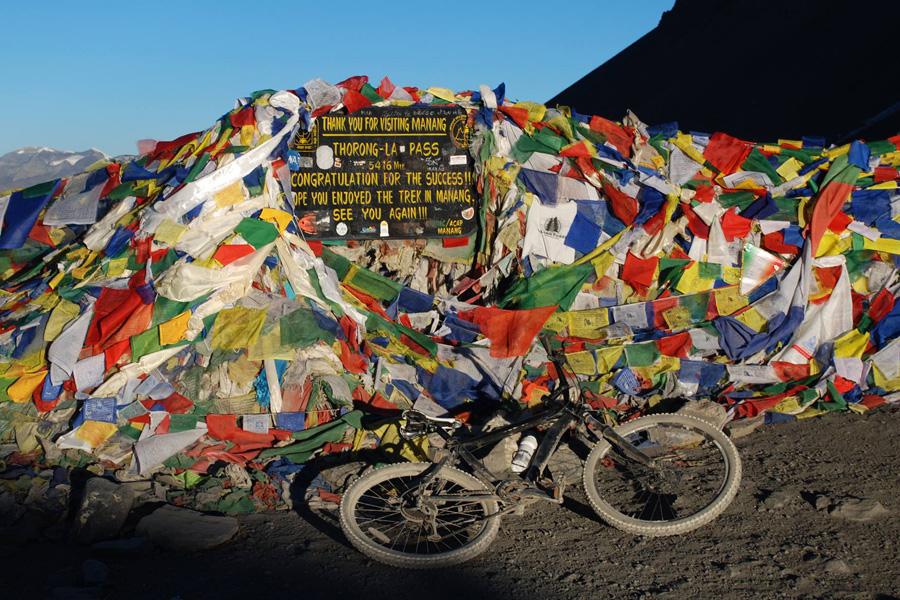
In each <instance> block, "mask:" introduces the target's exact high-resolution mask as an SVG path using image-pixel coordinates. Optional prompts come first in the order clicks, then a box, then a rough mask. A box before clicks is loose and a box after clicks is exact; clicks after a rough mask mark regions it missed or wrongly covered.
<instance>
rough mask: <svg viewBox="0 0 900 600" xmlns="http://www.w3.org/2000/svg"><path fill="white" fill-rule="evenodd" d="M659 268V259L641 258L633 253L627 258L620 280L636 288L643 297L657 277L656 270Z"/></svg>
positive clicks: (653, 257) (654, 257)
mask: <svg viewBox="0 0 900 600" xmlns="http://www.w3.org/2000/svg"><path fill="white" fill-rule="evenodd" d="M658 266H659V258H657V257H656V256H651V257H650V258H641V257H639V256H637V255H635V254H632V253H631V252H629V253H628V255H627V256H626V257H625V265H624V266H623V267H622V274H621V275H620V276H619V278H620V279H621V280H622V281H624V282H625V283H627V284H628V285H630V286H631V287H632V288H634V290H635V291H637V292H638V293H639V294H641V295H642V296H643V295H644V294H646V293H647V290H648V289H649V287H650V284H652V283H653V279H654V277H656V268H657V267H658Z"/></svg>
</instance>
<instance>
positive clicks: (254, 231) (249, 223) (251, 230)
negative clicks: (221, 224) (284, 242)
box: [234, 218, 278, 249]
mask: <svg viewBox="0 0 900 600" xmlns="http://www.w3.org/2000/svg"><path fill="white" fill-rule="evenodd" d="M234 232H235V233H237V234H239V235H240V236H241V237H242V238H244V239H245V240H246V241H247V243H248V244H250V245H251V246H253V247H254V248H256V249H259V248H262V247H263V246H265V245H266V244H271V243H272V242H274V241H275V238H277V237H278V228H277V227H275V226H274V225H272V224H271V223H269V222H268V221H260V220H259V219H250V218H245V219H243V220H242V221H241V222H240V223H238V224H237V227H235V228H234Z"/></svg>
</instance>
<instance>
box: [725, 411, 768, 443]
mask: <svg viewBox="0 0 900 600" xmlns="http://www.w3.org/2000/svg"><path fill="white" fill-rule="evenodd" d="M765 422H766V417H765V415H759V416H756V417H751V418H749V419H738V420H737V421H731V422H730V423H728V425H727V426H726V428H725V431H726V432H727V433H728V436H729V437H730V438H731V439H733V440H736V439H738V438H742V437H744V436H746V435H750V434H751V433H753V432H754V431H756V430H757V429H759V428H760V427H761V426H762V425H763V424H764V423H765Z"/></svg>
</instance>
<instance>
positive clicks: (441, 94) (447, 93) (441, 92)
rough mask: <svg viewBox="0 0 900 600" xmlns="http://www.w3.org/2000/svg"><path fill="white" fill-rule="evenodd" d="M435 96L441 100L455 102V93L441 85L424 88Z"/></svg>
mask: <svg viewBox="0 0 900 600" xmlns="http://www.w3.org/2000/svg"><path fill="white" fill-rule="evenodd" d="M425 91H426V92H428V93H429V94H431V95H432V96H434V97H435V98H440V99H441V100H446V101H447V102H456V94H455V93H454V92H453V90H448V89H447V88H442V87H430V88H428V89H427V90H425Z"/></svg>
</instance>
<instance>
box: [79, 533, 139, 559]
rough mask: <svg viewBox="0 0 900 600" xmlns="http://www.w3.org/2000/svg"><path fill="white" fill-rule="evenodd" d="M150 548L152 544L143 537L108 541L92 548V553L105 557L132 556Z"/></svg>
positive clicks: (98, 543)
mask: <svg viewBox="0 0 900 600" xmlns="http://www.w3.org/2000/svg"><path fill="white" fill-rule="evenodd" d="M150 548H151V546H150V542H149V541H148V540H147V538H142V537H134V538H125V539H122V540H107V541H105V542H97V543H96V544H93V545H92V546H91V550H92V551H94V552H95V553H97V554H100V555H103V556H132V555H135V554H142V553H144V552H146V551H148V550H150Z"/></svg>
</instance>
